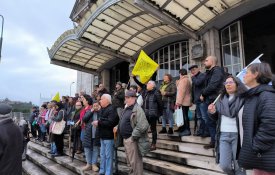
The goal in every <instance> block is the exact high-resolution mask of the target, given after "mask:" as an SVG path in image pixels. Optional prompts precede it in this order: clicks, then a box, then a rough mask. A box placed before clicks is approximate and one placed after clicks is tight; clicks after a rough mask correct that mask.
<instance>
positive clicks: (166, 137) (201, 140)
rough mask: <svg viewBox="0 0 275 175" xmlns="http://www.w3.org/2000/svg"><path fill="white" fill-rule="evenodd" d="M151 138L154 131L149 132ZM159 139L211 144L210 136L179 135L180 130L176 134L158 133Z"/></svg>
mask: <svg viewBox="0 0 275 175" xmlns="http://www.w3.org/2000/svg"><path fill="white" fill-rule="evenodd" d="M148 135H149V138H152V133H149V134H148ZM158 140H169V141H175V142H186V143H197V144H204V145H206V144H209V143H210V138H209V137H207V138H202V137H198V136H183V137H179V135H178V132H174V134H158Z"/></svg>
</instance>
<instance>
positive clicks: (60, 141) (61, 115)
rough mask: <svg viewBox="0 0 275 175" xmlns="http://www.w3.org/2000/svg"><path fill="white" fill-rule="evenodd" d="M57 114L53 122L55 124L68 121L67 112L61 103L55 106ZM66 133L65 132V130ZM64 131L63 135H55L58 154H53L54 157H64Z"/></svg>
mask: <svg viewBox="0 0 275 175" xmlns="http://www.w3.org/2000/svg"><path fill="white" fill-rule="evenodd" d="M55 110H56V111H55V114H54V117H53V121H55V122H60V121H61V120H62V119H63V120H65V121H66V120H67V118H66V112H65V109H64V108H63V105H62V103H61V102H57V103H56V104H55ZM64 131H65V130H64ZM64 131H63V133H61V134H53V140H54V143H55V146H56V153H54V154H53V156H54V157H55V156H62V155H63V154H64V153H63V148H64Z"/></svg>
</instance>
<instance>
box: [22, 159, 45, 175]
mask: <svg viewBox="0 0 275 175" xmlns="http://www.w3.org/2000/svg"><path fill="white" fill-rule="evenodd" d="M22 169H23V174H24V175H38V174H39V175H49V174H48V173H46V172H45V171H44V170H43V169H41V168H40V167H39V166H37V165H36V164H34V163H32V162H31V161H29V160H25V161H23V162H22Z"/></svg>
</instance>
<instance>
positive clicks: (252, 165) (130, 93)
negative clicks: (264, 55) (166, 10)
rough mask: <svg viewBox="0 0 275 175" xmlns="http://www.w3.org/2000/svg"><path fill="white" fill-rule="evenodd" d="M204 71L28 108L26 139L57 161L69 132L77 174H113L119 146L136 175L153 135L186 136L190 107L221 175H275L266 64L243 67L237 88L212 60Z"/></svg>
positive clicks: (273, 109)
mask: <svg viewBox="0 0 275 175" xmlns="http://www.w3.org/2000/svg"><path fill="white" fill-rule="evenodd" d="M204 65H205V68H206V71H205V72H202V71H201V70H200V68H199V67H198V66H197V65H192V66H190V67H189V69H188V70H189V71H190V72H188V70H186V69H180V70H179V79H178V80H176V81H174V80H173V78H172V76H171V75H170V74H165V75H164V77H163V82H162V83H161V84H160V85H159V86H157V85H156V83H155V81H152V80H150V81H148V82H147V83H146V84H142V83H141V82H140V81H139V80H138V78H137V77H135V76H133V77H132V78H133V81H134V82H135V83H134V84H130V85H128V87H126V86H125V85H123V84H122V83H121V82H117V83H116V86H115V89H114V91H113V92H112V93H110V92H108V90H107V89H106V88H104V85H103V84H100V85H99V86H98V87H96V89H95V91H94V92H93V93H92V94H91V96H90V95H87V94H85V93H84V92H80V94H78V93H76V95H75V97H65V96H64V97H62V101H61V102H57V101H51V102H49V103H45V104H43V105H41V107H40V108H39V109H38V108H36V107H33V108H32V114H31V116H30V119H29V123H30V126H31V134H32V137H33V138H35V139H37V140H38V141H48V142H49V143H51V150H50V152H49V154H51V155H52V156H53V157H56V156H63V155H64V152H63V150H64V133H66V132H69V133H70V135H71V138H70V139H72V141H73V143H74V144H73V149H74V150H75V152H76V154H81V153H82V152H84V155H85V158H86V162H87V164H86V166H85V167H83V168H82V170H83V171H89V170H93V171H95V172H99V174H105V175H110V174H113V160H114V154H115V153H116V151H115V149H116V148H117V147H121V146H124V148H125V153H126V160H127V164H128V166H130V167H131V171H130V172H129V174H134V175H142V174H143V162H142V157H143V156H144V155H145V154H146V153H148V152H149V151H154V150H156V149H157V136H158V134H168V135H172V134H173V135H175V134H177V135H178V136H179V137H184V136H190V135H191V130H190V124H189V122H190V121H189V117H188V111H189V107H190V106H192V105H193V104H194V105H196V117H197V119H198V121H199V127H198V129H197V130H196V131H195V133H193V135H194V136H197V137H210V138H211V139H210V140H211V142H210V143H209V144H208V145H205V146H204V148H205V149H210V148H214V150H215V152H216V162H217V163H218V164H219V165H220V167H221V169H222V170H223V171H224V172H225V173H226V174H230V175H231V174H232V175H233V174H238V175H244V174H246V170H247V169H253V170H254V174H255V175H262V174H265V175H274V174H275V168H274V162H275V130H274V126H275V87H274V85H275V79H274V75H273V74H272V72H271V68H270V66H269V65H268V64H267V63H254V64H251V65H249V66H248V68H247V71H246V74H245V76H244V77H243V82H241V81H240V80H239V79H238V78H236V77H235V76H233V75H231V74H229V73H227V72H225V71H224V69H223V68H222V67H219V66H218V65H217V58H216V57H215V56H208V57H207V58H206V59H205V60H204ZM270 84H271V85H270ZM272 84H273V85H272ZM175 109H181V110H182V118H183V121H184V125H182V126H180V127H178V128H177V129H176V130H174V117H173V113H174V111H175ZM0 112H1V110H0ZM1 115H2V113H1ZM3 115H4V114H3ZM159 117H162V129H161V130H160V131H159V132H158V131H157V122H158V121H159ZM1 120H2V119H1V118H0V125H1ZM63 120H64V121H66V122H67V124H68V125H67V126H66V127H65V129H64V130H63V132H62V133H61V134H56V133H55V132H53V130H54V128H55V124H56V123H58V122H60V121H63ZM167 124H168V125H169V127H168V129H167V127H166V125H167ZM1 130H2V127H1ZM149 131H150V132H151V133H152V139H151V143H150V142H149V138H148V132H149ZM23 147H24V145H23ZM0 148H1V149H2V147H1V146H0ZM2 153H3V152H2V150H0V156H2ZM99 156H100V164H98V157H99ZM0 165H1V163H0ZM0 171H1V170H0Z"/></svg>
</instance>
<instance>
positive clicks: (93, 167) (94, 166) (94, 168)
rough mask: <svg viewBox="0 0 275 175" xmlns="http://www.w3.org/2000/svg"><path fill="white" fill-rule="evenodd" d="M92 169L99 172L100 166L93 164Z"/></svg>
mask: <svg viewBox="0 0 275 175" xmlns="http://www.w3.org/2000/svg"><path fill="white" fill-rule="evenodd" d="M92 170H93V171H94V172H98V171H99V168H98V167H97V166H96V164H93V165H92Z"/></svg>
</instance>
